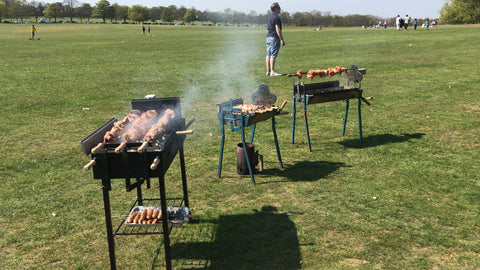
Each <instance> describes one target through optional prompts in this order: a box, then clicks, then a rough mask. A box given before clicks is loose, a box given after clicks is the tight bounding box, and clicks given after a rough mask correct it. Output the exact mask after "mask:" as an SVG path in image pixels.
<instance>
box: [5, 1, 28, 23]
mask: <svg viewBox="0 0 480 270" xmlns="http://www.w3.org/2000/svg"><path fill="white" fill-rule="evenodd" d="M7 6H9V8H8V10H9V12H8V13H9V15H10V17H12V18H16V19H17V20H18V19H20V20H21V21H23V18H24V17H26V16H30V15H29V13H30V12H29V8H28V6H27V5H26V2H25V0H22V1H15V2H13V3H10V4H7Z"/></svg>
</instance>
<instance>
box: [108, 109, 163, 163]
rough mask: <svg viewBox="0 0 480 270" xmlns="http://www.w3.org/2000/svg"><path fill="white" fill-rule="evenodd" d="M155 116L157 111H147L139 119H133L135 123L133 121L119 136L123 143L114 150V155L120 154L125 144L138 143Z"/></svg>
mask: <svg viewBox="0 0 480 270" xmlns="http://www.w3.org/2000/svg"><path fill="white" fill-rule="evenodd" d="M157 115H158V113H157V111H155V110H149V111H146V112H144V113H142V114H141V116H140V117H138V118H137V119H135V121H133V122H132V123H131V125H129V127H128V128H126V130H127V131H125V132H124V133H123V134H121V138H122V139H123V141H122V142H121V143H120V145H119V146H118V147H117V148H115V153H117V154H120V153H121V152H122V151H123V150H124V149H125V147H127V143H132V142H138V141H140V140H141V139H142V136H144V134H145V133H146V132H147V131H148V127H149V126H150V125H151V123H152V122H153V121H155V119H156V117H157Z"/></svg>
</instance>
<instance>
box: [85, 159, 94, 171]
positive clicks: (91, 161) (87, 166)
mask: <svg viewBox="0 0 480 270" xmlns="http://www.w3.org/2000/svg"><path fill="white" fill-rule="evenodd" d="M96 163H97V161H96V160H95V159H92V160H90V162H89V163H87V165H85V166H83V169H84V170H85V171H88V170H90V169H91V168H92V167H93V166H95V164H96Z"/></svg>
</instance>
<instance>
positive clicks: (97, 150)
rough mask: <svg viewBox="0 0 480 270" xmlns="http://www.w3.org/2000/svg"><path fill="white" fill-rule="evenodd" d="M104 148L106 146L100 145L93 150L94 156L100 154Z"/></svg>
mask: <svg viewBox="0 0 480 270" xmlns="http://www.w3.org/2000/svg"><path fill="white" fill-rule="evenodd" d="M103 147H104V144H103V143H99V144H98V145H97V146H95V147H94V148H92V154H98V152H100V150H101V149H103Z"/></svg>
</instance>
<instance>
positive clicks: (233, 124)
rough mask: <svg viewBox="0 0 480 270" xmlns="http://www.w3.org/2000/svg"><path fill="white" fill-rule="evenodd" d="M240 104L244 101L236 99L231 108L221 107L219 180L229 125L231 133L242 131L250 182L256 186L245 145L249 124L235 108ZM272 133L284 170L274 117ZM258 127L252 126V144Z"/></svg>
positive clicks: (281, 166)
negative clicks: (226, 130) (246, 128)
mask: <svg viewBox="0 0 480 270" xmlns="http://www.w3.org/2000/svg"><path fill="white" fill-rule="evenodd" d="M220 104H221V103H217V106H219V105H220ZM238 104H243V100H242V99H236V100H230V101H229V107H220V106H219V112H218V118H219V119H218V120H219V121H220V125H221V133H222V141H221V143H220V158H219V161H218V178H221V173H222V160H223V150H224V146H225V125H226V124H228V125H230V131H232V132H235V131H241V139H242V145H243V151H244V152H245V157H246V161H247V167H248V172H249V174H250V180H251V182H252V183H253V184H255V178H254V176H253V170H252V165H251V164H250V159H249V158H248V153H247V146H246V143H245V127H246V125H248V124H247V122H248V121H247V120H248V119H247V118H246V117H244V116H243V114H242V111H241V110H240V109H235V108H233V106H235V105H238ZM271 118H272V133H273V138H274V140H275V148H276V150H277V157H278V163H279V166H280V169H282V168H283V164H282V157H281V154H280V147H279V145H278V139H277V131H276V129H275V116H272V117H271ZM256 126H257V123H254V124H253V125H252V133H251V136H250V143H253V138H254V136H255V128H256Z"/></svg>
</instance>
